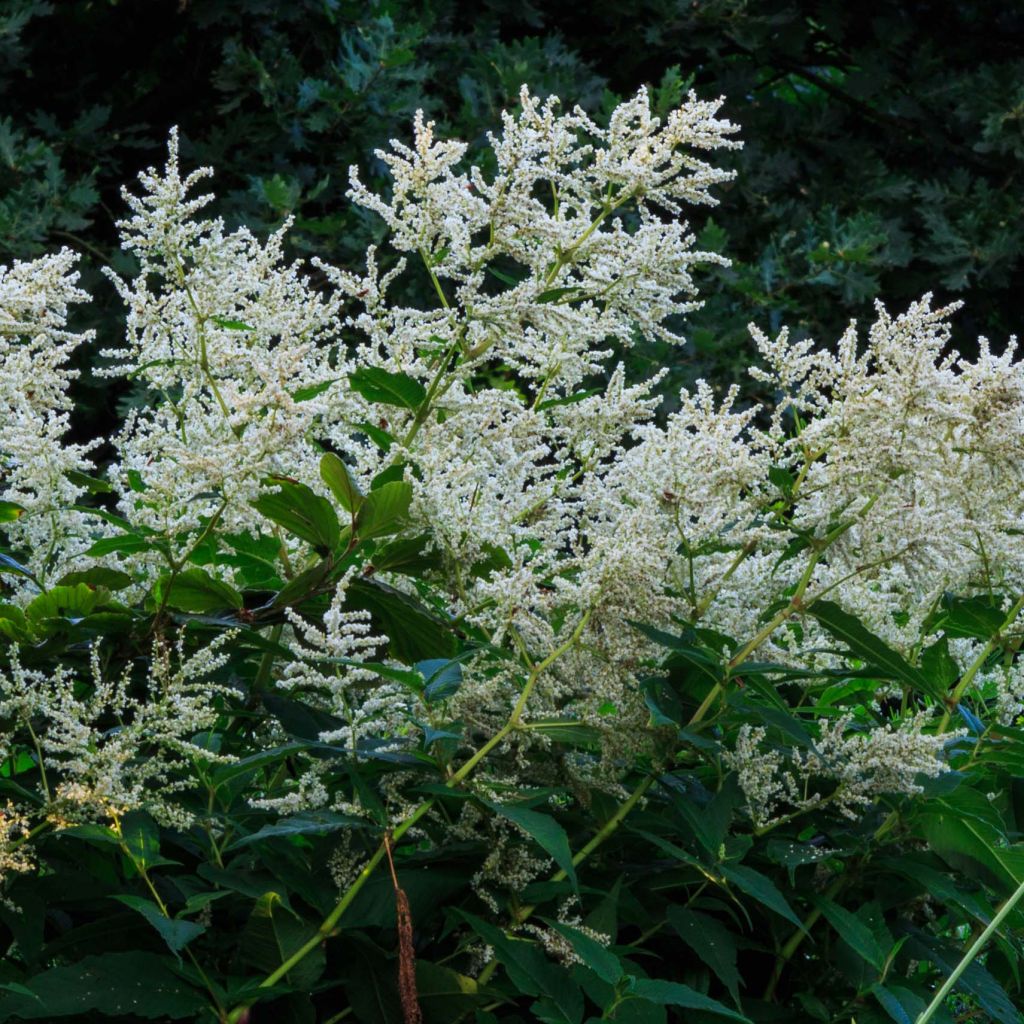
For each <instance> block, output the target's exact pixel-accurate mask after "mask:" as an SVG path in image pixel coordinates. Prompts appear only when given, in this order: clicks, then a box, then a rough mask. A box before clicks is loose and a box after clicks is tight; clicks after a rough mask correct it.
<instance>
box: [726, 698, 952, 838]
mask: <svg viewBox="0 0 1024 1024" xmlns="http://www.w3.org/2000/svg"><path fill="white" fill-rule="evenodd" d="M930 717H931V715H930V713H929V712H919V713H917V714H915V715H912V716H911V717H909V718H906V719H904V720H903V721H900V722H898V723H894V722H892V721H888V722H886V723H885V724H884V725H882V726H874V727H870V728H866V729H865V728H864V727H863V726H861V727H854V719H853V716H852V715H850V714H845V715H840V716H839V717H838V718H835V719H832V720H829V719H825V718H823V719H820V720H819V721H818V738H817V740H816V741H815V743H814V746H813V747H812V748H811V749H810V750H809V751H801V750H795V749H786V750H785V751H783V750H781V749H779V748H777V747H772V746H770V745H768V744H767V743H766V738H767V731H766V730H765V729H764V728H763V727H762V726H750V725H744V726H741V727H740V730H739V733H738V734H737V737H736V744H735V747H734V749H733V750H731V751H727V752H726V754H725V760H726V763H727V764H728V765H729V766H730V767H731V768H733V769H734V770H735V771H736V775H737V779H738V781H739V784H740V788H741V789H742V790H743V794H744V796H745V797H746V800H747V809H748V811H749V813H750V817H751V819H752V820H753V822H754V825H755V826H756V827H758V828H766V827H770V826H771V825H772V824H773V823H775V822H777V821H779V820H781V818H782V814H781V813H780V811H783V810H785V811H786V812H787V813H792V812H793V811H801V810H808V809H809V808H812V807H816V806H818V805H819V804H822V803H824V802H828V803H830V804H832V805H833V806H834V807H835V808H836V809H837V810H838V811H839V813H840V814H843V815H845V816H846V817H848V818H857V817H858V816H859V814H860V813H861V812H862V811H863V810H864V809H865V808H866V807H869V806H871V805H872V804H873V803H874V802H875V800H876V798H877V797H879V796H883V795H889V796H893V795H898V794H904V795H913V794H915V793H920V792H922V788H921V785H920V783H919V781H918V779H919V777H924V778H930V779H934V778H936V777H938V776H939V775H941V774H942V773H943V772H946V771H948V770H949V766H948V764H947V762H946V759H945V757H944V751H945V748H946V747H947V746H948V745H949V744H950V743H952V742H954V741H955V740H957V739H958V738H960V737H961V736H964V735H966V730H959V731H955V732H948V733H945V734H940V735H933V734H928V733H926V732H924V731H923V730H924V727H925V725H926V724H927V723H928V721H929V719H930ZM829 786H831V789H830V791H828V792H826V793H823V792H822V788H824V789H826V790H828V789H829Z"/></svg>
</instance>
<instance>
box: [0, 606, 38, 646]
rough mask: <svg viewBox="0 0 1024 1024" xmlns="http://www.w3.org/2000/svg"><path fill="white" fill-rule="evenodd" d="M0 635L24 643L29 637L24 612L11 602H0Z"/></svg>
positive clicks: (29, 633)
mask: <svg viewBox="0 0 1024 1024" xmlns="http://www.w3.org/2000/svg"><path fill="white" fill-rule="evenodd" d="M0 636H3V637H6V638H7V639H8V640H13V641H15V642H16V643H24V642H26V641H28V640H29V639H30V638H31V631H30V630H29V625H28V620H27V619H26V618H25V613H24V612H23V611H22V610H21V609H20V608H19V607H18V606H17V605H13V604H0Z"/></svg>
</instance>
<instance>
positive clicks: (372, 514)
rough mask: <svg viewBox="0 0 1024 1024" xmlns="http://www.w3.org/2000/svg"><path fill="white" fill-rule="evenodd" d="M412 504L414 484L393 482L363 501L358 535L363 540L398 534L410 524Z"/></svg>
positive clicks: (357, 521)
mask: <svg viewBox="0 0 1024 1024" xmlns="http://www.w3.org/2000/svg"><path fill="white" fill-rule="evenodd" d="M411 504H412V484H410V483H408V482H406V481H405V480H392V481H391V482H389V483H386V484H383V485H382V486H381V487H379V488H377V490H375V491H370V493H369V494H368V495H366V497H365V498H364V499H363V502H362V504H361V507H360V509H359V515H358V517H357V519H356V533H357V535H358V536H359V538H360V539H361V540H369V539H370V538H372V537H381V536H384V535H386V534H389V533H397V532H398V530H400V529H401V528H402V527H403V526H405V525H406V523H407V522H408V517H409V507H410V505H411Z"/></svg>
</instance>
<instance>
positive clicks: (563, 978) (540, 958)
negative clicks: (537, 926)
mask: <svg viewBox="0 0 1024 1024" xmlns="http://www.w3.org/2000/svg"><path fill="white" fill-rule="evenodd" d="M453 913H454V914H455V915H456V916H457V917H460V918H461V919H462V920H463V921H465V922H466V923H467V924H468V925H470V927H471V928H472V929H473V931H475V932H476V933H477V935H479V936H480V938H482V939H483V940H484V942H486V943H487V945H489V946H490V947H491V948H492V949H493V950H494V955H495V956H496V957H497V959H498V961H499V962H500V963H501V965H502V966H503V967H504V968H505V970H506V971H507V972H508V978H509V981H511V982H512V984H513V985H514V986H515V987H516V989H518V991H520V992H523V993H525V994H526V995H530V996H547V997H549V998H550V999H551V1000H552V1001H553V1002H554V1003H555V1005H556V1006H557V1007H558V1008H559V1009H560V1012H561V1013H562V1014H563V1016H564V1017H565V1019H567V1020H579V1019H580V1018H581V1017H582V1009H583V1006H582V996H581V993H580V991H579V989H578V988H577V987H576V986H575V985H574V984H573V982H572V981H571V980H570V979H569V977H568V976H567V975H566V973H565V972H564V971H562V970H560V969H558V968H557V967H555V965H554V964H552V963H551V962H550V961H549V960H548V959H547V957H546V956H545V955H544V954H543V953H542V952H541V951H540V949H539V948H538V947H537V945H536V944H535V943H532V942H525V941H523V940H522V939H513V938H510V937H509V936H507V935H506V934H505V933H504V932H503V931H502V930H501V929H500V928H498V927H496V926H495V925H493V924H490V923H489V922H487V921H484V920H482V919H481V918H479V917H476V916H475V915H474V914H469V913H467V912H466V911H464V910H454V911H453Z"/></svg>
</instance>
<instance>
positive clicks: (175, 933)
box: [112, 895, 206, 956]
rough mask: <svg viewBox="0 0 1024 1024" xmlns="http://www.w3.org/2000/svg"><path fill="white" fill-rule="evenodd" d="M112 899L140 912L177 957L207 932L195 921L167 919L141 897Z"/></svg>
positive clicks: (150, 902) (153, 904) (153, 905)
mask: <svg viewBox="0 0 1024 1024" xmlns="http://www.w3.org/2000/svg"><path fill="white" fill-rule="evenodd" d="M112 898H113V899H115V900H118V901H119V902H120V903H123V904H124V905H125V906H126V907H131V908H132V910H135V911H138V913H140V914H141V915H142V916H143V917H144V918H145V919H146V920H147V921H148V922H149V923H150V924H151V925H152V926H153V927H154V928H155V929H156V930H157V931H158V932H159V933H160V937H161V938H162V939H163V940H164V942H166V943H167V946H168V948H169V949H170V950H171V952H172V953H174V955H175V956H177V955H178V954H179V953H180V952H181V951H182V950H183V949H184V948H185V947H186V946H187V945H188V944H189V943H190V942H191V941H192V940H193V939H195V938H197V937H198V936H200V935H202V934H203V932H205V931H206V928H204V927H203V925H201V924H197V923H196V922H195V921H179V920H177V919H176V918H172V917H165V916H164V915H163V914H162V913H161V912H160V908H159V907H158V906H157V905H156V904H155V903H154V902H153V901H152V900H147V899H143V898H142V897H141V896H126V895H118V896H114V897H112Z"/></svg>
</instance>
